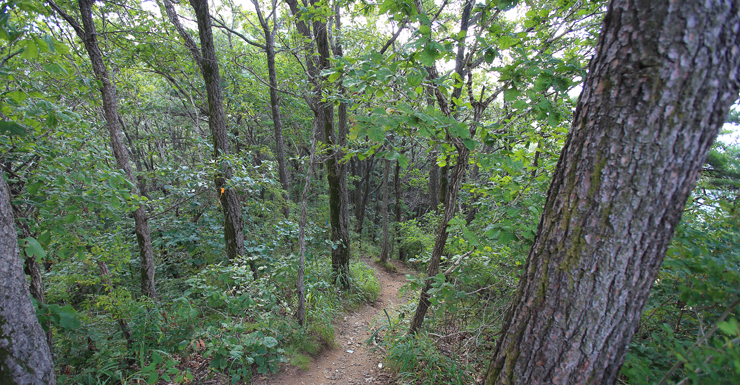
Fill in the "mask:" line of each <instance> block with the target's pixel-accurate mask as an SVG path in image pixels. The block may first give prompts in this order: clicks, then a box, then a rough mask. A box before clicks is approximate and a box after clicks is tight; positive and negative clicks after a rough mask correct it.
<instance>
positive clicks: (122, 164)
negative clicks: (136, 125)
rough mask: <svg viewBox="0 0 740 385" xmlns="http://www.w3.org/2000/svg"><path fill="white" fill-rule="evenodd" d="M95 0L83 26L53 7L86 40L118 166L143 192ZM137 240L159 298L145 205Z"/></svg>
mask: <svg viewBox="0 0 740 385" xmlns="http://www.w3.org/2000/svg"><path fill="white" fill-rule="evenodd" d="M94 2H95V0H79V6H80V17H81V18H82V26H80V25H79V24H78V23H77V21H75V20H74V19H73V18H72V17H70V16H69V15H68V14H66V13H65V12H64V11H63V10H62V9H61V8H59V6H57V5H56V4H55V3H54V2H52V1H50V2H49V5H51V7H52V9H54V11H56V12H57V14H58V15H59V16H60V17H62V18H63V19H65V20H66V21H67V22H68V23H69V24H70V26H72V28H73V29H74V30H75V32H76V33H77V36H78V37H79V38H80V40H82V42H83V43H84V44H85V49H86V50H87V54H88V56H90V62H91V64H92V68H93V72H94V73H95V77H96V79H97V80H98V81H99V82H100V84H101V85H102V87H101V88H100V94H101V96H102V98H103V110H104V112H105V120H106V126H107V127H108V134H109V136H110V142H111V148H112V149H113V156H114V157H115V158H116V164H117V165H118V168H120V169H121V170H123V172H124V173H125V174H126V178H127V179H128V180H129V181H130V182H131V184H132V185H133V186H134V187H133V188H132V189H131V190H132V191H131V192H132V193H133V194H139V191H138V188H137V187H136V186H137V180H136V178H134V173H133V171H132V170H131V164H130V163H129V157H128V152H127V151H126V148H125V147H124V145H123V139H122V138H121V126H120V115H119V113H118V96H117V95H116V85H115V84H114V83H113V82H111V80H110V76H109V74H108V67H107V66H106V65H105V61H103V54H102V52H101V51H100V47H99V46H98V38H97V36H98V34H97V33H96V32H95V23H93V18H92V5H93V3H94ZM133 215H134V223H135V232H136V241H137V243H138V245H139V256H140V258H141V292H142V294H144V295H145V296H148V297H151V298H156V296H157V292H156V290H155V287H154V253H153V250H152V239H151V235H150V234H149V220H148V218H147V215H146V212H145V211H144V207H143V206H139V207H138V208H137V209H136V210H135V211H134V213H133Z"/></svg>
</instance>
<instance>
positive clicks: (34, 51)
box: [21, 40, 39, 60]
mask: <svg viewBox="0 0 740 385" xmlns="http://www.w3.org/2000/svg"><path fill="white" fill-rule="evenodd" d="M25 43H26V49H25V50H23V53H21V57H22V58H24V59H26V60H32V59H36V58H38V57H39V47H38V46H37V45H36V42H35V41H33V40H26V41H25Z"/></svg>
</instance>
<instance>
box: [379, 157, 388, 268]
mask: <svg viewBox="0 0 740 385" xmlns="http://www.w3.org/2000/svg"><path fill="white" fill-rule="evenodd" d="M383 163H385V167H383V207H382V208H381V211H382V215H383V247H382V251H381V253H380V261H381V262H386V261H388V254H389V253H390V241H389V234H388V215H389V214H390V213H389V212H388V196H389V195H390V194H389V191H390V189H389V188H388V175H389V174H390V172H391V161H390V160H388V159H383Z"/></svg>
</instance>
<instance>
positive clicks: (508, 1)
mask: <svg viewBox="0 0 740 385" xmlns="http://www.w3.org/2000/svg"><path fill="white" fill-rule="evenodd" d="M518 2H519V0H499V1H498V5H497V8H498V9H500V10H502V11H508V10H510V9H512V8H514V7H516V4H517V3H518Z"/></svg>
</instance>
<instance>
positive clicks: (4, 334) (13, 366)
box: [0, 176, 56, 385]
mask: <svg viewBox="0 0 740 385" xmlns="http://www.w3.org/2000/svg"><path fill="white" fill-rule="evenodd" d="M1 177H2V176H0V276H1V277H2V279H0V293H2V294H1V295H0V383H2V384H19V385H21V384H23V385H25V384H39V385H48V384H51V385H54V384H56V377H55V376H54V363H53V362H52V356H51V350H50V349H49V345H48V344H47V342H46V337H45V335H44V330H43V329H42V328H41V325H39V322H38V319H37V318H36V311H35V310H34V308H33V304H32V303H31V295H30V294H29V292H28V284H27V283H26V275H25V274H23V261H22V260H21V256H20V250H19V249H18V236H17V234H16V231H15V226H13V221H14V220H13V211H12V209H11V205H10V191H9V190H10V189H9V188H8V184H7V183H5V180H4V179H2V178H1Z"/></svg>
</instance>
